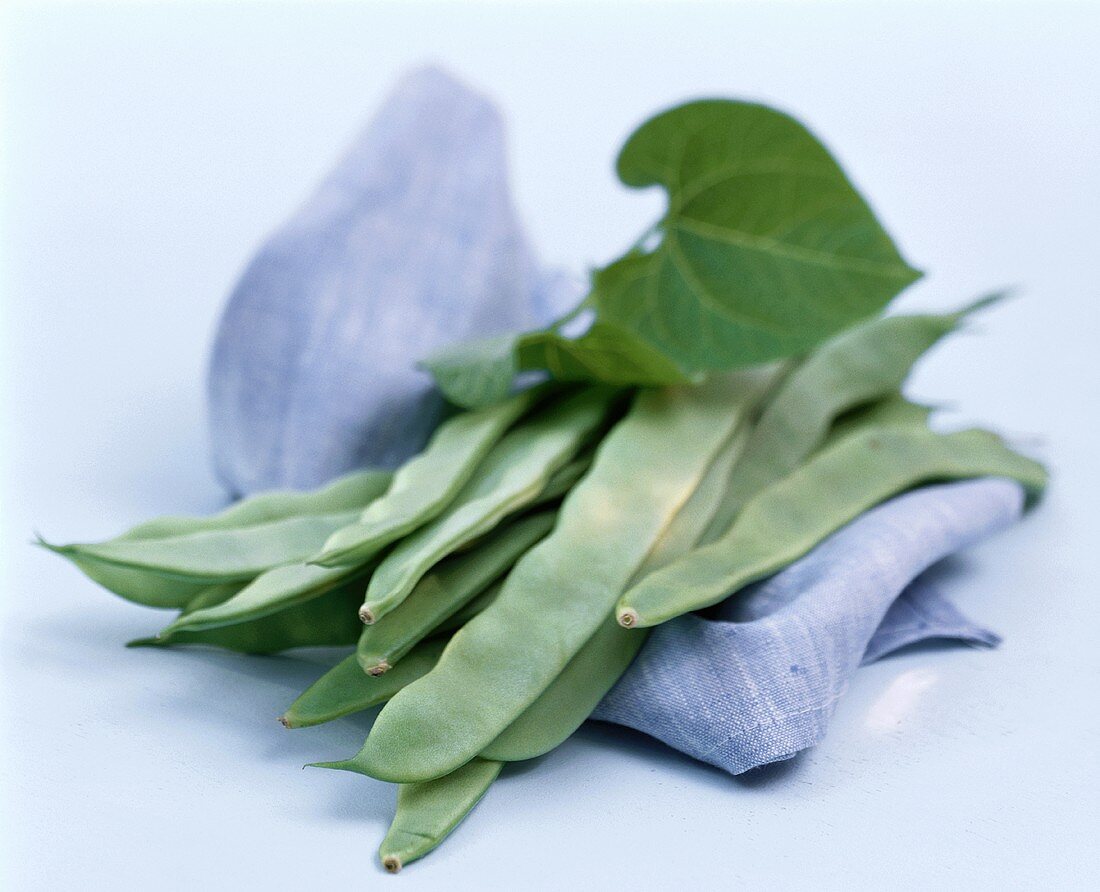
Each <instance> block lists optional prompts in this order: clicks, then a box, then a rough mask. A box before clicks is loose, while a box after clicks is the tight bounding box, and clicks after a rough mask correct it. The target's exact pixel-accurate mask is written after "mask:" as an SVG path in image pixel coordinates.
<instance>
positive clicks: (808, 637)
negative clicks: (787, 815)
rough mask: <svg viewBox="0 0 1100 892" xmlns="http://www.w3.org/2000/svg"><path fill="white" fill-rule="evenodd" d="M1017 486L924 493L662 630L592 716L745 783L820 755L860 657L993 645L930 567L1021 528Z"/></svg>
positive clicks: (873, 514)
mask: <svg viewBox="0 0 1100 892" xmlns="http://www.w3.org/2000/svg"><path fill="white" fill-rule="evenodd" d="M1023 504H1024V494H1023V490H1022V488H1021V487H1020V486H1019V484H1017V483H1015V482H1013V481H1009V480H1001V479H984V480H973V481H965V482H961V483H952V484H945V485H940V486H929V487H925V488H923V489H918V490H915V491H913V492H910V493H907V494H905V495H902V496H899V497H897V498H895V499H893V500H891V501H889V502H886V503H885V504H883V505H880V506H879V507H877V508H874V509H872V510H871V511H868V512H867V513H866V514H864V515H863V516H862V517H860V518H858V519H857V520H855V521H853V522H852V523H850V524H849V525H848V526H846V527H844V528H843V529H841V530H840V531H838V532H837V533H835V534H834V535H832V536H831V537H829V538H828V539H827V540H825V541H824V542H822V543H821V544H820V545H819V546H818V547H817V548H815V549H814V550H813V551H811V552H810V553H809V554H808V555H806V556H805V557H804V558H802V559H801V560H799V561H796V562H795V563H793V564H791V565H790V566H788V567H787V568H786V569H784V570H782V571H781V572H779V573H777V574H776V575H775V576H773V577H771V578H770V579H768V580H766V581H764V582H762V583H758V584H756V585H753V586H749V587H748V588H746V589H745V590H743V591H742V592H740V593H737V594H735V595H734V596H733V597H731V598H729V599H728V600H727V601H726V602H725V603H724V604H722V605H721V607H720V609H719V610H718V611H717V614H716V615H715V616H714V618H703V617H701V616H691V615H689V616H682V617H680V618H679V619H676V620H673V621H671V622H668V623H665V624H663V625H661V626H658V627H657V628H656V629H655V630H654V631H653V633H652V634H651V635H650V638H649V640H648V641H647V642H646V644H645V646H644V647H643V648H642V651H641V653H639V655H638V657H637V659H636V660H635V661H634V663H633V665H632V666H631V667H630V670H629V671H628V672H627V673H626V675H624V676H623V678H622V679H621V680H620V681H619V683H618V684H617V685H616V686H615V687H614V688H613V689H612V690H611V691H610V692H609V693H608V695H607V696H606V697H605V698H604V700H603V702H602V703H600V705H599V707H598V708H597V709H596V712H595V714H594V716H593V717H594V718H597V719H602V720H604V721H610V722H616V723H618V724H621V725H627V726H629V727H631V728H636V729H638V730H639V731H644V732H645V733H647V734H649V735H651V736H653V737H656V738H657V739H658V740H662V741H664V742H665V743H667V744H669V745H670V746H673V747H675V748H676V749H678V750H681V751H682V752H684V753H687V754H688V755H689V756H693V757H695V758H696V759H701V760H702V761H704V762H709V763H711V764H712V765H717V766H718V767H720V768H724V769H725V770H726V771H729V772H732V773H734V774H738V773H740V772H742V771H747V770H749V769H750V768H755V767H756V766H758V765H764V764H766V763H768V762H775V761H778V760H781V759H786V758H789V757H791V756H793V755H794V754H795V753H797V752H799V751H801V750H803V749H806V748H807V747H810V746H813V745H814V744H815V743H817V742H818V741H819V740H820V739H821V738H822V736H824V734H825V728H826V724H827V723H828V720H829V717H830V716H831V715H832V712H833V708H834V706H835V705H836V702H837V700H838V698H839V697H840V696H841V694H843V692H844V690H845V688H846V686H847V684H848V680H849V678H850V677H851V675H852V673H853V672H854V671H855V670H856V668H857V667H858V666H859V665H860V664H861V663H864V662H870V661H872V660H877V659H879V658H880V657H882V656H885V655H886V654H888V653H891V652H892V651H895V650H897V649H898V648H899V647H904V646H905V645H907V644H913V643H914V642H918V641H924V640H927V639H929V638H952V639H955V640H958V641H964V642H967V643H970V644H975V645H984V646H992V645H994V644H996V643H997V641H998V639H997V637H996V636H995V635H993V634H992V633H991V632H989V631H987V630H986V629H983V628H981V627H980V626H976V625H974V624H973V623H971V622H970V621H969V620H967V619H966V618H965V617H964V616H962V614H960V613H959V612H958V611H957V610H956V609H955V608H954V607H952V606H951V604H949V603H948V602H947V601H945V600H944V599H943V598H942V597H941V596H940V594H939V593H938V591H937V590H936V586H935V584H934V583H933V582H932V581H931V580H930V579H929V578H928V577H927V576H926V575H922V574H924V573H925V571H926V570H927V569H928V568H929V567H931V566H932V565H933V564H935V563H936V562H937V561H939V560H940V559H942V558H944V557H946V556H947V555H950V554H952V553H954V552H956V551H958V550H959V549H961V548H965V547H966V546H967V545H969V544H970V543H972V542H974V541H976V540H978V539H980V538H982V537H983V536H986V535H989V534H990V533H993V532H995V531H997V530H999V529H1001V528H1003V527H1005V526H1007V525H1008V524H1010V523H1012V522H1013V521H1014V520H1016V519H1017V518H1018V517H1019V515H1020V513H1021V511H1022V510H1023Z"/></svg>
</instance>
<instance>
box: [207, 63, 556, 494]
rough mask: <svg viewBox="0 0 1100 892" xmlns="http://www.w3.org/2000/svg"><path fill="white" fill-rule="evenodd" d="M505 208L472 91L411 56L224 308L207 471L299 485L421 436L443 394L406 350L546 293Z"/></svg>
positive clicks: (518, 324) (498, 129) (536, 306)
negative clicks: (404, 72) (417, 64)
mask: <svg viewBox="0 0 1100 892" xmlns="http://www.w3.org/2000/svg"><path fill="white" fill-rule="evenodd" d="M558 281H559V280H558V278H556V277H552V278H549V279H547V280H546V282H545V283H544V282H543V280H542V278H541V274H540V273H539V271H538V270H537V268H536V264H535V261H534V258H533V255H532V252H531V250H530V248H529V247H528V244H527V240H526V238H525V236H524V234H523V231H522V230H521V228H520V225H519V222H518V220H517V219H516V215H515V213H514V211H513V209H512V203H511V196H510V195H509V192H508V181H507V167H506V164H505V154H504V128H503V124H502V122H501V118H500V114H499V113H498V111H497V110H496V108H495V107H494V106H493V105H492V104H491V103H490V102H488V101H487V100H486V99H485V98H484V97H482V96H481V95H479V94H477V93H475V92H473V91H471V90H469V89H467V88H466V87H465V86H463V85H462V84H460V83H458V82H457V81H455V80H453V79H452V78H450V77H448V76H447V75H446V74H444V73H443V72H441V71H438V70H435V69H424V70H421V71H417V72H413V73H412V74H410V75H408V76H407V77H405V78H404V79H403V80H402V81H401V82H400V83H399V84H398V85H397V88H396V90H395V91H394V93H393V95H392V96H391V97H390V98H389V100H388V101H387V102H386V103H385V105H384V106H383V107H382V109H381V110H380V111H379V113H378V115H377V116H376V117H375V118H374V120H373V121H372V122H371V123H370V124H369V125H368V126H367V128H366V129H365V130H364V131H363V132H362V134H360V135H359V137H358V138H357V139H356V140H355V141H354V143H353V145H352V146H351V148H350V150H349V151H348V152H347V154H346V155H345V156H344V158H343V160H342V161H340V162H339V164H338V165H337V166H336V168H335V169H334V170H333V171H332V172H331V173H330V174H329V176H328V177H326V178H325V179H324V181H323V182H322V183H321V184H320V186H319V187H318V188H317V190H316V191H315V192H314V194H313V195H312V196H311V197H310V198H309V200H308V201H307V202H306V203H305V204H304V205H303V206H302V207H301V208H300V209H299V210H298V211H297V212H296V213H295V214H294V215H293V216H292V217H291V219H290V220H288V221H287V222H286V223H285V224H284V225H283V226H282V227H281V228H280V229H279V230H278V231H277V232H276V233H275V234H274V235H272V236H271V238H270V239H269V240H268V241H267V242H266V243H265V244H264V245H263V246H262V247H261V248H260V250H259V252H258V253H257V255H256V256H255V258H254V259H253V260H252V262H251V263H250V264H249V265H248V267H247V269H246V270H245V272H244V275H243V277H242V278H241V281H240V283H239V284H238V285H237V287H236V289H235V290H234V292H233V294H232V295H231V297H230V299H229V302H228V305H227V306H226V309H225V312H224V315H223V317H222V320H221V323H220V325H219V327H218V332H217V336H216V338H215V341H214V348H213V353H212V356H211V361H210V368H209V374H208V393H209V415H210V432H211V441H212V446H213V451H214V462H215V468H216V470H217V473H218V476H219V478H220V479H221V480H222V481H223V482H224V483H225V485H226V487H227V488H228V489H229V490H230V491H231V492H232V493H233V494H235V495H245V494H248V493H251V492H254V491H257V490H262V489H270V488H276V487H279V488H283V487H290V488H309V487H314V486H318V485H320V484H321V483H323V482H324V481H326V480H328V479H330V478H331V477H334V476H336V475H338V474H341V473H344V472H345V471H350V470H352V469H354V468H358V467H362V466H364V465H373V466H381V467H394V466H396V465H398V464H400V463H401V462H403V461H404V460H406V459H408V458H409V457H411V456H412V455H413V454H415V453H416V452H418V451H419V450H420V448H421V446H423V444H424V442H425V440H426V439H427V437H428V435H429V434H430V433H431V431H432V430H433V429H434V428H435V426H436V425H437V424H438V422H439V420H440V418H441V414H442V412H443V411H444V402H443V400H442V399H441V398H440V396H439V395H438V393H437V392H436V391H435V390H434V388H433V387H432V382H431V379H430V377H429V376H428V375H427V373H425V372H423V371H420V370H418V369H417V368H416V366H415V363H416V361H417V360H419V359H422V358H423V357H425V356H426V355H428V354H429V353H431V352H433V351H434V350H435V349H437V348H438V347H441V346H443V345H444V344H448V343H453V342H454V341H456V340H461V339H464V338H469V337H473V336H480V335H486V334H494V333H498V332H505V331H514V330H518V329H522V328H525V327H528V326H529V325H530V324H531V323H532V321H533V318H534V315H535V314H536V313H541V312H543V311H544V310H543V307H544V306H546V305H547V304H555V303H556V301H554V300H553V295H552V293H547V290H548V289H549V290H550V292H552V291H553V288H554V287H556V283H557V282H558Z"/></svg>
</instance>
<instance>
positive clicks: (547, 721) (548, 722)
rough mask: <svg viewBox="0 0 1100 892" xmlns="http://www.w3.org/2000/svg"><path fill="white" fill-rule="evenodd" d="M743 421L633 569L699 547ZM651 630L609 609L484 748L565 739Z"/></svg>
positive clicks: (491, 752)
mask: <svg viewBox="0 0 1100 892" xmlns="http://www.w3.org/2000/svg"><path fill="white" fill-rule="evenodd" d="M748 433H749V425H747V424H746V425H743V426H742V427H740V428H739V429H737V430H736V431H734V433H733V435H732V436H731V437H730V438H729V441H728V442H727V443H726V445H725V446H724V447H723V448H722V450H721V451H720V452H719V453H718V455H717V456H716V457H715V459H714V461H713V462H711V465H710V467H709V468H708V469H707V472H706V474H705V475H704V476H703V478H702V479H701V480H700V482H699V485H698V486H697V487H696V488H695V491H694V492H693V493H692V494H691V498H689V499H688V500H687V502H685V503H684V506H683V507H682V508H681V509H680V510H679V511H678V512H677V513H676V517H675V518H673V520H672V521H671V523H669V525H668V528H667V529H666V530H665V531H664V533H663V535H662V536H661V537H660V538H659V539H658V540H657V542H656V543H654V545H653V548H651V549H650V552H649V554H648V555H647V556H646V559H645V562H644V563H643V564H642V566H641V567H640V568H639V570H638V572H637V573H635V574H634V580H633V581H637V580H639V579H643V578H644V577H646V576H647V575H649V574H650V573H652V572H654V571H655V570H657V569H659V568H660V567H663V566H664V565H665V564H667V563H669V562H670V561H672V560H675V559H676V558H677V557H679V556H680V555H681V554H683V553H684V552H686V551H687V550H688V549H690V548H692V547H694V545H695V544H696V542H697V541H698V539H699V537H700V536H701V535H702V534H703V530H704V529H706V526H707V523H709V521H710V519H711V517H713V516H714V512H715V510H716V509H717V507H718V503H719V501H720V499H721V498H722V492H723V490H722V487H723V484H724V483H725V481H726V480H727V478H728V477H729V473H730V468H731V467H732V466H733V464H734V462H736V461H737V459H738V457H739V456H740V455H741V452H742V450H743V449H744V446H745V442H746V440H747V439H748ZM646 637H647V635H646V634H645V632H644V631H628V630H627V629H624V628H622V627H621V626H620V625H619V624H618V623H617V622H616V621H615V617H614V616H611V615H609V616H608V618H607V619H606V620H605V621H604V623H603V625H601V626H600V628H599V630H598V631H597V632H596V634H595V635H593V636H592V637H591V638H590V639H588V641H587V642H586V643H585V645H584V647H582V648H581V649H580V651H579V652H578V653H577V655H576V656H575V657H574V658H573V659H572V660H570V661H569V663H568V665H567V666H566V667H565V668H564V669H563V670H562V671H561V674H560V675H558V677H557V678H555V679H554V681H553V682H552V683H551V684H550V686H549V687H548V688H547V689H546V690H545V691H543V692H542V693H541V694H540V695H539V697H538V699H537V700H535V702H534V703H532V704H531V705H530V706H529V707H527V709H525V710H524V711H523V714H522V715H520V717H519V718H517V719H516V720H515V721H514V722H512V724H510V725H509V726H508V727H507V728H505V729H504V730H503V731H502V732H501V733H500V735H499V736H498V737H497V738H496V740H494V741H493V742H492V743H490V744H489V745H488V746H487V747H486V748H485V749H483V750H482V751H481V757H482V758H484V759H499V760H501V761H503V762H515V761H520V760H523V759H534V758H536V757H538V756H541V755H543V754H545V753H548V752H550V750H552V749H554V748H555V747H557V746H559V745H560V744H562V743H564V742H565V741H566V740H567V739H568V738H569V736H570V735H571V734H572V733H573V732H574V731H576V730H577V729H578V728H579V727H580V726H581V725H582V724H584V722H585V720H586V719H587V718H588V717H589V716H590V715H591V714H592V711H593V710H594V709H595V708H596V706H597V704H599V702H600V700H602V699H603V697H604V695H605V694H606V693H607V692H608V691H610V690H611V688H612V687H613V686H614V684H615V682H616V681H618V680H619V678H620V677H621V676H622V674H623V673H624V672H625V671H626V670H627V669H628V668H629V667H630V664H631V662H633V660H634V657H635V656H637V654H638V651H639V650H641V648H642V645H643V644H644V643H645V640H646Z"/></svg>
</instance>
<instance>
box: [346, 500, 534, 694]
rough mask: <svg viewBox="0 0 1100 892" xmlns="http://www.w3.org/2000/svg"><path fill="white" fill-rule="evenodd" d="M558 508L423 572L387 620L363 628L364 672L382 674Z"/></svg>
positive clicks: (524, 545) (499, 571) (529, 541)
mask: <svg viewBox="0 0 1100 892" xmlns="http://www.w3.org/2000/svg"><path fill="white" fill-rule="evenodd" d="M555 517H556V512H553V511H547V512H543V513H541V514H532V515H531V516H529V517H524V518H521V519H520V520H517V521H516V522H515V523H510V524H508V525H507V526H505V527H503V528H502V529H500V530H497V531H494V532H493V533H492V534H491V535H490V536H489V537H488V538H487V539H486V540H484V541H483V542H479V543H478V544H477V546H476V547H474V548H472V549H470V550H469V551H466V552H463V553H462V554H458V555H455V556H454V557H451V558H448V559H447V560H445V561H444V562H443V563H441V564H440V565H439V566H437V567H435V568H433V569H432V571H431V572H430V573H428V574H427V575H426V576H424V577H423V578H422V579H421V580H420V581H419V582H418V583H417V584H416V588H414V589H413V591H412V594H410V595H409V597H407V598H406V599H405V600H404V601H403V602H401V604H400V605H399V606H398V607H397V608H396V609H395V610H394V611H393V612H392V613H390V614H389V615H388V616H386V619H385V622H380V623H375V624H374V625H371V626H364V627H363V632H362V634H361V635H360V636H359V644H358V646H357V648H356V654H357V656H358V660H359V665H360V666H361V667H362V671H363V672H367V673H369V674H371V675H381V674H382V673H383V672H385V671H387V670H388V669H389V668H390V667H391V666H393V665H394V664H395V663H397V661H398V660H400V659H401V658H402V657H403V656H404V655H405V654H406V653H408V652H409V650H411V649H412V647H413V646H414V645H415V644H416V643H417V642H418V641H420V640H421V639H422V638H424V637H425V636H426V635H429V634H431V633H432V631H433V630H435V629H436V628H438V627H439V625H440V623H442V622H444V621H445V620H446V619H447V617H449V616H450V615H451V614H453V613H455V612H456V611H458V610H459V609H461V608H462V607H464V606H465V605H466V604H468V603H469V602H470V601H471V600H473V599H474V598H475V597H476V596H477V595H478V594H480V593H481V592H483V591H484V590H485V589H486V587H487V586H489V584H490V583H492V582H493V581H494V580H496V579H498V578H500V576H502V575H503V574H504V573H505V572H507V570H508V569H509V568H510V567H511V566H512V565H513V564H514V563H515V562H516V561H517V560H518V559H519V557H520V556H521V555H522V554H523V553H524V552H525V551H527V549H529V548H530V547H531V546H532V545H534V544H535V543H536V542H538V541H539V540H540V539H542V538H544V537H545V536H546V534H547V533H549V532H550V530H551V528H552V527H553V526H554V519H555Z"/></svg>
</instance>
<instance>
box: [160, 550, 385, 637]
mask: <svg viewBox="0 0 1100 892" xmlns="http://www.w3.org/2000/svg"><path fill="white" fill-rule="evenodd" d="M367 572H369V569H364V568H359V569H352V570H348V569H347V568H344V567H337V568H335V569H333V568H330V567H316V566H314V565H312V564H287V565H286V566H283V567H274V568H273V569H271V570H268V571H267V572H265V573H261V574H260V575H259V576H257V577H256V578H255V579H253V580H252V581H251V582H249V583H248V584H247V585H245V586H244V587H243V588H241V589H240V591H238V592H237V593H236V594H235V595H233V596H232V597H231V598H229V599H227V600H225V601H222V602H221V603H219V604H213V605H211V606H209V607H203V608H201V609H189V610H188V611H187V612H185V613H184V614H183V615H181V616H180V617H179V618H178V619H177V620H176V621H175V622H173V623H172V624H171V625H170V626H168V628H167V629H166V630H165V631H166V632H182V631H188V632H197V631H200V630H202V629H217V628H219V627H221V626H232V625H236V624H238V623H243V622H249V621H251V620H256V619H260V618H262V617H264V616H269V615H270V614H273V613H278V612H279V611H281V610H285V609H287V608H288V607H292V606H294V605H295V604H301V603H302V602H303V601H309V600H311V599H313V598H316V597H319V596H320V595H323V594H324V593H325V592H327V591H331V590H332V589H334V588H336V587H337V586H339V585H343V584H346V583H349V582H350V581H351V580H352V579H355V580H357V581H358V582H359V584H362V580H363V579H364V578H365V576H366V573H367Z"/></svg>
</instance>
